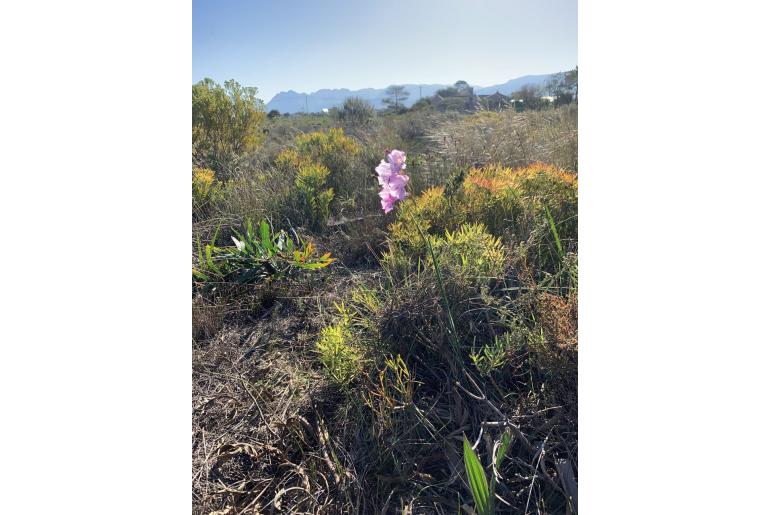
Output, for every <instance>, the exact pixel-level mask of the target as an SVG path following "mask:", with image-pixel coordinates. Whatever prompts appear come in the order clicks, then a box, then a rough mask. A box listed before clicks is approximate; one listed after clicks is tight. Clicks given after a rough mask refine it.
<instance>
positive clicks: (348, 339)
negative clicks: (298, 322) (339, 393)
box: [316, 303, 363, 385]
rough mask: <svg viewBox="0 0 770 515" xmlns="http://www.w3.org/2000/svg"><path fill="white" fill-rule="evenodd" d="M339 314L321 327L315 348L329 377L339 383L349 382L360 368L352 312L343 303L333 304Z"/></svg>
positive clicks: (360, 357) (360, 359)
mask: <svg viewBox="0 0 770 515" xmlns="http://www.w3.org/2000/svg"><path fill="white" fill-rule="evenodd" d="M335 306H336V308H337V311H338V312H339V316H338V318H337V320H336V322H335V323H334V324H332V325H329V326H326V327H324V328H323V329H321V336H320V337H319V338H318V341H317V342H316V349H317V350H318V353H319V355H320V360H321V363H322V364H323V366H324V368H325V369H326V373H327V375H328V376H329V378H330V379H331V380H332V381H334V382H335V383H337V384H339V385H347V384H348V383H350V382H351V381H352V380H353V379H354V378H355V376H356V374H357V373H358V371H359V370H360V369H361V362H362V357H363V356H362V352H361V350H360V348H359V347H358V346H357V345H356V344H355V343H354V342H353V332H352V330H351V321H352V313H351V312H350V311H349V310H348V308H347V307H346V306H345V304H344V303H343V304H335Z"/></svg>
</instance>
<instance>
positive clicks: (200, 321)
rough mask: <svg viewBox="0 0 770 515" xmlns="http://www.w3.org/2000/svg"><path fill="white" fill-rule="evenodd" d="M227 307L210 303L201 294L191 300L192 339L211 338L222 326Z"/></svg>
mask: <svg viewBox="0 0 770 515" xmlns="http://www.w3.org/2000/svg"><path fill="white" fill-rule="evenodd" d="M226 310H227V307H226V306H224V305H222V304H217V303H212V302H209V301H207V300H205V299H204V298H203V297H201V296H196V297H193V301H192V337H193V340H200V339H206V338H211V337H212V336H214V335H215V334H216V333H217V331H219V329H220V328H221V327H222V323H223V321H224V318H225V313H226Z"/></svg>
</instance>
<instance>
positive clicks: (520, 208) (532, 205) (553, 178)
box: [460, 163, 577, 238]
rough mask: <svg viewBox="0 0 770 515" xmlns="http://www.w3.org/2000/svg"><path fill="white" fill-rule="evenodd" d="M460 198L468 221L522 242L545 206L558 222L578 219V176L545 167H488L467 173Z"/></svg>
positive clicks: (540, 217)
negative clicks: (507, 234) (513, 236)
mask: <svg viewBox="0 0 770 515" xmlns="http://www.w3.org/2000/svg"><path fill="white" fill-rule="evenodd" d="M460 197H461V203H462V206H463V211H464V214H465V217H466V218H467V219H468V220H472V221H483V222H484V223H485V224H486V225H487V227H489V229H490V231H492V233H493V234H503V233H505V232H510V231H514V232H515V233H516V234H517V235H518V236H519V237H521V238H525V237H526V236H527V235H528V234H529V232H531V229H532V223H533V222H534V221H536V220H539V219H542V217H543V214H544V212H545V207H546V206H547V207H548V208H549V209H550V212H551V214H552V215H553V217H554V219H556V220H557V221H558V222H564V221H566V219H568V218H571V217H574V216H576V215H577V176H576V175H574V174H572V173H568V172H564V171H562V170H560V169H558V168H556V167H555V166H553V165H549V164H544V163H535V164H532V165H530V166H527V167H524V168H517V169H515V170H514V169H511V168H508V167H504V166H500V165H489V166H486V167H483V168H473V169H471V170H470V172H469V173H468V175H467V177H466V178H465V180H464V181H463V184H462V188H461V193H460ZM575 222H576V220H575ZM575 226H576V224H575Z"/></svg>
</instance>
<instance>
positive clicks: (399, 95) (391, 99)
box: [382, 85, 409, 111]
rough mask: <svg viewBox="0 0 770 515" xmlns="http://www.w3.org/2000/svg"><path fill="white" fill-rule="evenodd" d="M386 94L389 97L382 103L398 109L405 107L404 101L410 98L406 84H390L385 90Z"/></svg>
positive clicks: (389, 107)
mask: <svg viewBox="0 0 770 515" xmlns="http://www.w3.org/2000/svg"><path fill="white" fill-rule="evenodd" d="M385 94H386V95H387V98H384V99H383V100H382V103H383V104H385V105H386V106H387V107H388V109H393V110H396V111H400V110H401V109H403V107H404V101H405V100H406V99H407V98H409V92H408V91H407V90H406V87H404V86H396V85H393V86H388V88H387V89H386V90H385Z"/></svg>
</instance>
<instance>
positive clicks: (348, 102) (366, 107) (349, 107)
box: [338, 97, 374, 125]
mask: <svg viewBox="0 0 770 515" xmlns="http://www.w3.org/2000/svg"><path fill="white" fill-rule="evenodd" d="M338 115H339V117H340V119H341V120H344V121H346V122H349V123H353V124H361V125H363V124H367V123H369V122H370V121H371V120H372V118H374V108H373V107H372V105H371V104H370V103H369V102H367V101H366V100H364V99H363V98H359V97H349V98H346V99H345V103H344V104H342V109H341V110H339V114H338Z"/></svg>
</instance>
